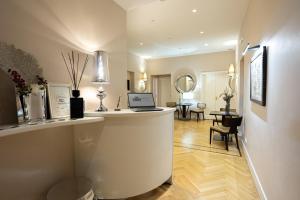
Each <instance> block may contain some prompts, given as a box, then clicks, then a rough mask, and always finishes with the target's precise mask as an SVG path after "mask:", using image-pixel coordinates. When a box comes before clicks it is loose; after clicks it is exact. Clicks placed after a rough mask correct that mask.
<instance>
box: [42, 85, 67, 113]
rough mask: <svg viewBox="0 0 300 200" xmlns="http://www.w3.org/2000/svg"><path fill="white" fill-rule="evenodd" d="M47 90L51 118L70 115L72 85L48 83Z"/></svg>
mask: <svg viewBox="0 0 300 200" xmlns="http://www.w3.org/2000/svg"><path fill="white" fill-rule="evenodd" d="M47 91H48V98H49V111H50V116H51V118H66V117H70V98H71V91H72V86H71V85H69V84H57V83H48V89H47Z"/></svg>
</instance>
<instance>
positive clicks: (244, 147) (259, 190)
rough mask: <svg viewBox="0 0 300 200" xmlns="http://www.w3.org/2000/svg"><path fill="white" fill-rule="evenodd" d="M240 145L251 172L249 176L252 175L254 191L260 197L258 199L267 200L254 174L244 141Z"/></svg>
mask: <svg viewBox="0 0 300 200" xmlns="http://www.w3.org/2000/svg"><path fill="white" fill-rule="evenodd" d="M242 144H243V150H244V155H245V157H246V160H247V162H248V166H249V168H250V172H251V174H252V176H253V178H254V182H255V186H256V189H257V191H258V194H259V196H260V199H261V200H268V198H267V195H266V193H265V191H264V189H263V187H262V185H261V182H260V180H259V177H258V175H257V173H256V170H255V167H254V165H253V162H252V160H251V157H250V155H249V153H248V150H247V148H246V145H245V143H244V141H242Z"/></svg>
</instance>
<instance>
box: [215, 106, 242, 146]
mask: <svg viewBox="0 0 300 200" xmlns="http://www.w3.org/2000/svg"><path fill="white" fill-rule="evenodd" d="M209 115H213V116H215V118H216V119H217V117H218V116H221V117H222V118H223V117H227V116H229V117H235V116H239V114H238V113H237V112H226V111H211V112H210V113H209ZM213 138H214V140H217V141H224V136H221V135H214V136H213ZM229 141H232V137H231V136H230V137H229Z"/></svg>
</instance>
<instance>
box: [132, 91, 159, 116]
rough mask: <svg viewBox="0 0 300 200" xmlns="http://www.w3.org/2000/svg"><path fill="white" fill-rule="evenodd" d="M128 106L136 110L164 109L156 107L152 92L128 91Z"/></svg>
mask: <svg viewBox="0 0 300 200" xmlns="http://www.w3.org/2000/svg"><path fill="white" fill-rule="evenodd" d="M128 107H129V108H130V109H131V110H132V111H134V112H148V111H162V110H163V109H162V108H157V107H155V103H154V98H153V94H152V93H128Z"/></svg>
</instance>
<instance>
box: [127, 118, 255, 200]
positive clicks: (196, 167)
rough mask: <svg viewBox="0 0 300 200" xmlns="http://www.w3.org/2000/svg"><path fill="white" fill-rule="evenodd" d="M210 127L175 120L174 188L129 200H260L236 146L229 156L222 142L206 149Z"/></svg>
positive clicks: (154, 191) (160, 189)
mask: <svg viewBox="0 0 300 200" xmlns="http://www.w3.org/2000/svg"><path fill="white" fill-rule="evenodd" d="M211 123H212V122H211V121H210V120H206V121H199V122H198V123H197V122H196V121H178V120H175V130H174V134H175V135H174V166H173V170H174V177H173V178H174V180H173V182H174V183H173V185H171V186H169V185H167V184H165V185H163V186H161V187H159V188H157V189H156V190H153V191H151V192H148V193H147V194H144V195H141V196H139V197H135V198H130V199H131V200H139V199H148V200H150V199H151V200H154V199H161V200H162V199H164V200H165V199H170V200H171V199H172V200H182V199H185V200H192V199H193V200H194V199H197V200H204V199H236V200H241V199H242V200H248V199H259V196H258V193H257V191H256V188H255V185H254V182H253V179H252V176H251V174H250V171H249V168H248V165H247V162H246V160H245V156H244V154H243V157H239V156H238V151H237V149H236V146H235V144H234V143H233V144H230V147H229V152H227V151H225V150H224V143H223V142H216V141H214V142H213V145H212V147H210V146H209V127H210V125H211Z"/></svg>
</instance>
